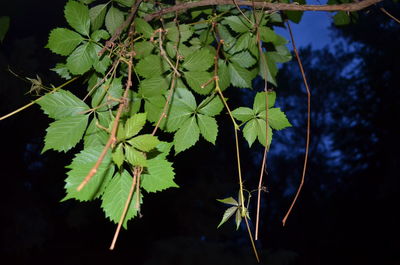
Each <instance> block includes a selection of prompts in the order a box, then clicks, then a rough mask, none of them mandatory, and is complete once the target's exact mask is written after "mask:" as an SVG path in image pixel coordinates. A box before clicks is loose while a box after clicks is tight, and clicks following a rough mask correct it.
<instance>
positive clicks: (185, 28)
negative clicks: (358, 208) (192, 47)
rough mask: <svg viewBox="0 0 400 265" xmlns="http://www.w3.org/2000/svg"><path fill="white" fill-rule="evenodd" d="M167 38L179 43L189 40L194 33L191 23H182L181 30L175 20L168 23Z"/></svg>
mask: <svg viewBox="0 0 400 265" xmlns="http://www.w3.org/2000/svg"><path fill="white" fill-rule="evenodd" d="M166 28H167V39H169V40H170V41H172V42H174V43H177V42H178V41H179V42H185V41H187V40H188V39H189V38H190V37H191V36H192V35H193V31H192V28H191V27H190V26H189V25H186V24H180V25H179V30H178V27H177V26H176V24H175V22H172V23H169V24H167V27H166Z"/></svg>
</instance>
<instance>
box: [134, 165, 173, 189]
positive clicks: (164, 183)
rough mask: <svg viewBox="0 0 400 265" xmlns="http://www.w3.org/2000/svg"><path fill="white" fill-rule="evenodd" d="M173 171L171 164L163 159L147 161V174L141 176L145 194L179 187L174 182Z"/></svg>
mask: <svg viewBox="0 0 400 265" xmlns="http://www.w3.org/2000/svg"><path fill="white" fill-rule="evenodd" d="M174 176H175V173H174V170H173V167H172V164H171V162H169V161H167V160H165V159H159V158H155V159H149V160H148V161H147V173H146V174H143V175H142V179H141V180H142V182H141V186H142V188H143V189H144V190H145V191H147V192H157V191H162V190H165V189H168V188H172V187H176V188H178V187H179V186H178V185H176V183H175V182H174Z"/></svg>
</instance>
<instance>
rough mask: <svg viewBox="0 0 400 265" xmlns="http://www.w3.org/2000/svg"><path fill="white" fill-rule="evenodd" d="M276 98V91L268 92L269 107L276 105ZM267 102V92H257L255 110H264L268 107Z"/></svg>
mask: <svg viewBox="0 0 400 265" xmlns="http://www.w3.org/2000/svg"><path fill="white" fill-rule="evenodd" d="M275 99H276V94H275V92H268V108H271V107H273V106H274V104H275ZM265 103H266V98H265V92H259V93H257V94H256V96H255V97H254V103H253V110H254V112H255V113H256V114H258V113H260V112H262V111H264V110H265V109H266V107H265Z"/></svg>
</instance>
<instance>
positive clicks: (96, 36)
mask: <svg viewBox="0 0 400 265" xmlns="http://www.w3.org/2000/svg"><path fill="white" fill-rule="evenodd" d="M90 38H91V39H92V40H94V41H100V40H101V39H103V40H106V39H108V38H110V34H108V32H107V31H105V30H104V29H99V30H96V31H95V32H93V33H92V35H91V36H90Z"/></svg>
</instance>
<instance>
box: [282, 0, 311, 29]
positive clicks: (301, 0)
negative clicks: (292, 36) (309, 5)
mask: <svg viewBox="0 0 400 265" xmlns="http://www.w3.org/2000/svg"><path fill="white" fill-rule="evenodd" d="M293 2H296V3H297V4H298V5H304V4H306V0H293ZM284 13H285V14H286V16H287V18H288V19H290V20H291V21H293V22H294V23H297V24H299V22H300V21H301V18H302V17H303V13H304V12H302V11H285V12H284Z"/></svg>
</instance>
